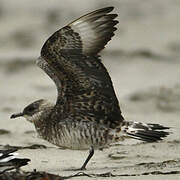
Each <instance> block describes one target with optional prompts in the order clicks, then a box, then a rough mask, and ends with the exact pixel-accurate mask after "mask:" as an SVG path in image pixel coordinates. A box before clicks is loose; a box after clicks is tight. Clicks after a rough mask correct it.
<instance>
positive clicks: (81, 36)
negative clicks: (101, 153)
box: [39, 7, 123, 127]
mask: <svg viewBox="0 0 180 180" xmlns="http://www.w3.org/2000/svg"><path fill="white" fill-rule="evenodd" d="M112 10H113V7H107V8H103V9H100V10H97V11H94V12H91V13H89V14H87V15H85V16H82V17H80V18H79V19H77V20H75V21H73V22H72V23H70V24H69V25H67V26H65V27H63V28H62V29H60V30H58V31H56V32H55V33H54V34H53V35H52V36H51V37H50V38H49V39H48V40H47V41H46V42H45V44H44V45H43V47H42V49H41V57H42V58H41V61H44V62H45V63H44V62H43V63H42V62H41V63H39V64H44V65H43V66H42V65H41V66H40V67H41V68H42V69H44V71H45V72H46V73H47V74H48V75H49V76H50V77H51V78H52V79H53V80H54V82H55V84H56V86H57V89H58V98H57V102H56V106H55V108H54V115H56V116H57V115H58V117H62V114H63V117H66V115H67V116H69V114H72V115H73V117H74V119H78V118H77V117H81V115H83V117H84V118H82V119H85V116H86V117H87V116H88V115H89V117H93V119H94V121H96V122H100V121H101V120H102V119H103V121H104V123H105V124H107V125H108V126H110V127H115V126H117V125H118V124H119V123H121V122H122V121H123V117H122V115H121V111H120V107H119V103H118V100H117V98H116V95H115V92H114V88H113V85H112V81H111V78H110V76H109V74H108V72H107V70H106V68H105V67H104V65H103V64H102V63H101V60H100V58H99V56H98V53H99V52H100V51H101V50H102V49H103V48H104V46H105V45H106V44H107V43H108V41H109V40H110V39H111V37H112V36H113V35H114V31H115V30H116V27H114V26H115V25H116V24H117V23H118V21H116V20H114V19H115V18H116V17H117V15H116V14H108V13H110V12H111V11H112ZM51 71H53V72H51ZM60 86H61V87H60ZM62 91H63V93H62ZM56 119H57V118H56Z"/></svg>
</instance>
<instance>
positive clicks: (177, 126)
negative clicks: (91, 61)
mask: <svg viewBox="0 0 180 180" xmlns="http://www.w3.org/2000/svg"><path fill="white" fill-rule="evenodd" d="M75 2H76V3H75ZM80 4H81V6H80ZM109 5H111V6H112V5H113V6H115V7H116V8H115V10H114V12H115V13H118V14H119V17H118V20H119V21H120V24H119V25H118V26H117V27H118V30H117V32H116V37H115V38H113V39H112V41H111V42H110V43H109V44H108V46H107V48H106V49H105V50H104V52H103V53H102V59H103V62H104V64H105V65H106V67H107V69H108V71H109V73H110V75H111V77H112V80H113V84H114V87H115V91H116V94H117V97H118V99H119V102H120V105H121V110H122V112H123V115H124V116H125V118H126V119H128V120H135V121H140V122H149V123H160V124H163V125H165V126H169V127H172V128H171V129H170V131H171V132H172V134H171V135H170V136H168V137H167V138H166V139H165V140H164V141H162V142H159V143H142V142H140V141H135V140H127V141H125V142H119V143H118V144H115V145H112V146H111V147H110V148H108V149H104V150H103V151H98V150H97V151H95V155H94V157H93V158H92V160H91V161H90V163H89V164H88V166H87V170H86V171H85V173H87V174H91V175H92V174H94V175H97V174H101V175H102V174H103V173H112V175H114V176H112V177H101V176H100V177H95V178H96V179H123V180H126V179H127V180H128V179H132V175H137V176H133V179H134V180H136V179H144V178H145V179H155V180H156V179H157V180H162V179H164V178H165V177H166V178H167V179H178V177H179V176H180V175H179V174H180V168H179V167H180V131H179V130H180V121H179V117H180V81H179V77H180V68H179V67H180V59H179V57H180V36H179V32H180V21H179V9H180V1H179V0H166V1H164V0H159V1H155V0H152V1H143V0H134V1H130V0H126V1H125V0H124V1H123V0H122V1H118V0H116V1H104V0H103V1H99V2H97V1H95V0H91V1H90V0H87V1H83V0H76V1H73V0H68V1H66V2H65V1H64V0H62V1H61V2H60V1H58V0H53V1H48V0H44V1H43V3H42V2H41V1H38V2H37V1H35V0H26V2H25V1H23V0H14V1H11V0H6V1H5V0H1V1H0V27H1V28H0V39H1V41H0V49H1V50H0V129H1V131H0V132H1V133H0V145H1V147H3V146H5V145H10V146H18V147H27V148H25V149H23V148H22V149H20V150H19V153H20V155H21V156H22V157H26V158H30V159H31V163H30V164H29V165H27V166H25V167H24V168H23V170H25V171H32V170H33V169H37V170H38V171H46V172H49V173H54V174H58V175H61V176H68V175H73V174H76V173H77V172H76V171H73V170H71V169H74V168H79V167H80V166H81V165H82V163H83V161H84V159H85V158H86V156H87V155H88V152H87V151H72V150H65V149H60V148H58V147H56V146H54V145H52V144H50V143H48V142H46V141H44V140H42V139H40V138H38V137H37V134H36V132H35V129H34V126H33V124H30V123H29V122H27V121H25V120H24V119H23V118H22V119H21V118H20V119H16V120H11V119H10V118H9V117H10V115H11V114H12V113H15V112H19V111H21V110H22V109H23V107H24V106H26V105H28V104H29V103H31V102H33V101H34V100H37V99H40V98H46V99H49V100H51V101H55V99H56V88H55V86H54V84H53V82H52V81H51V80H50V79H49V77H48V76H46V74H45V73H44V72H43V71H41V70H40V69H39V68H38V67H36V65H35V60H36V58H37V57H38V56H39V52H40V48H41V46H42V44H43V42H44V41H45V40H46V38H47V37H48V36H49V35H50V34H52V33H53V32H54V31H56V30H57V29H59V28H60V27H62V26H63V25H65V24H67V23H69V22H70V21H71V20H73V19H74V18H75V17H78V16H79V15H83V14H84V13H86V12H89V11H91V10H94V9H96V8H101V7H104V6H109ZM34 144H39V145H43V146H35V147H34V146H33V147H34V148H32V145H34ZM30 147H31V148H30ZM106 175H107V174H106ZM120 175H127V176H120ZM102 176H103V175H102ZM107 176H108V175H107ZM92 177H94V176H92ZM90 178H91V177H88V176H81V177H76V178H74V179H90Z"/></svg>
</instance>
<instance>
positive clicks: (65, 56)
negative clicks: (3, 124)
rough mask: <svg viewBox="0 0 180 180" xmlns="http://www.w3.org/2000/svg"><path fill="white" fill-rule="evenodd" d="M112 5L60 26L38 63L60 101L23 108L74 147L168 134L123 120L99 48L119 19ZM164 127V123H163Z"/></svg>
mask: <svg viewBox="0 0 180 180" xmlns="http://www.w3.org/2000/svg"><path fill="white" fill-rule="evenodd" d="M112 10H113V7H107V8H103V9H99V10H97V11H94V12H91V13H89V14H87V15H85V16H82V17H81V18H79V19H77V20H75V21H73V22H72V23H70V24H68V25H67V26H65V27H63V28H62V29H60V30H58V31H56V32H55V33H54V34H53V35H52V36H51V37H50V38H49V39H48V40H47V41H46V42H45V44H44V45H43V47H42V49H41V57H40V58H39V59H38V60H37V65H38V66H39V67H40V68H42V69H43V70H44V71H45V72H46V73H47V74H48V75H49V77H50V78H51V79H52V80H53V81H54V82H55V84H56V87H57V92H58V97H57V101H56V104H55V105H54V104H51V103H49V102H47V101H46V100H38V101H36V102H34V103H32V104H30V105H29V106H27V107H26V108H25V109H24V111H23V112H22V113H20V114H15V115H12V118H15V117H18V116H24V117H26V118H27V120H29V121H30V122H33V123H34V125H35V127H36V130H37V132H38V134H39V135H40V136H41V137H42V138H44V139H46V140H48V141H49V142H51V143H53V144H55V145H57V146H61V147H65V148H70V149H87V148H89V147H91V151H90V152H91V153H90V155H89V157H88V158H87V160H86V161H85V163H84V164H83V166H82V168H81V169H84V168H85V166H86V164H87V162H88V161H89V159H90V158H91V157H92V155H93V153H94V151H93V148H103V147H106V146H107V145H109V144H110V143H113V142H116V141H119V140H121V139H122V137H124V136H130V137H132V138H137V139H140V140H144V141H150V142H152V141H157V140H161V138H163V137H165V136H167V135H168V133H167V132H164V131H158V130H162V128H164V127H163V126H158V125H155V124H151V125H147V124H142V123H136V122H128V121H125V120H124V118H123V116H122V115H121V110H120V107H119V102H118V100H117V97H116V95H115V92H114V88H113V85H112V81H111V78H110V76H109V74H108V72H107V70H106V68H105V67H104V65H103V64H102V62H101V59H100V56H99V52H100V51H101V50H102V49H103V48H104V47H105V45H106V44H107V43H108V41H109V40H110V39H111V37H112V36H113V35H114V31H115V30H116V28H115V27H114V26H115V25H116V24H117V23H118V21H117V20H115V18H116V17H117V15H116V14H110V12H111V11H112ZM160 127H161V128H160Z"/></svg>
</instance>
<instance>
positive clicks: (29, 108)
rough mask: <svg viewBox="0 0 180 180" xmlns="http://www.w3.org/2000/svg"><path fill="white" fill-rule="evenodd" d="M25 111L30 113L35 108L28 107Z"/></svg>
mask: <svg viewBox="0 0 180 180" xmlns="http://www.w3.org/2000/svg"><path fill="white" fill-rule="evenodd" d="M26 110H27V111H29V112H32V111H34V110H35V108H34V107H33V106H29V107H28V108H27V109H26Z"/></svg>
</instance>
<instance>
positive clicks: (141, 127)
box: [123, 121, 169, 142]
mask: <svg viewBox="0 0 180 180" xmlns="http://www.w3.org/2000/svg"><path fill="white" fill-rule="evenodd" d="M166 129H169V127H165V126H162V125H159V124H145V123H139V122H132V121H126V123H125V125H124V127H123V132H124V133H125V134H126V135H127V136H128V137H131V138H134V139H138V140H142V141H146V142H156V141H160V140H163V138H165V137H166V136H168V135H169V132H167V131H164V130H166Z"/></svg>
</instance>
